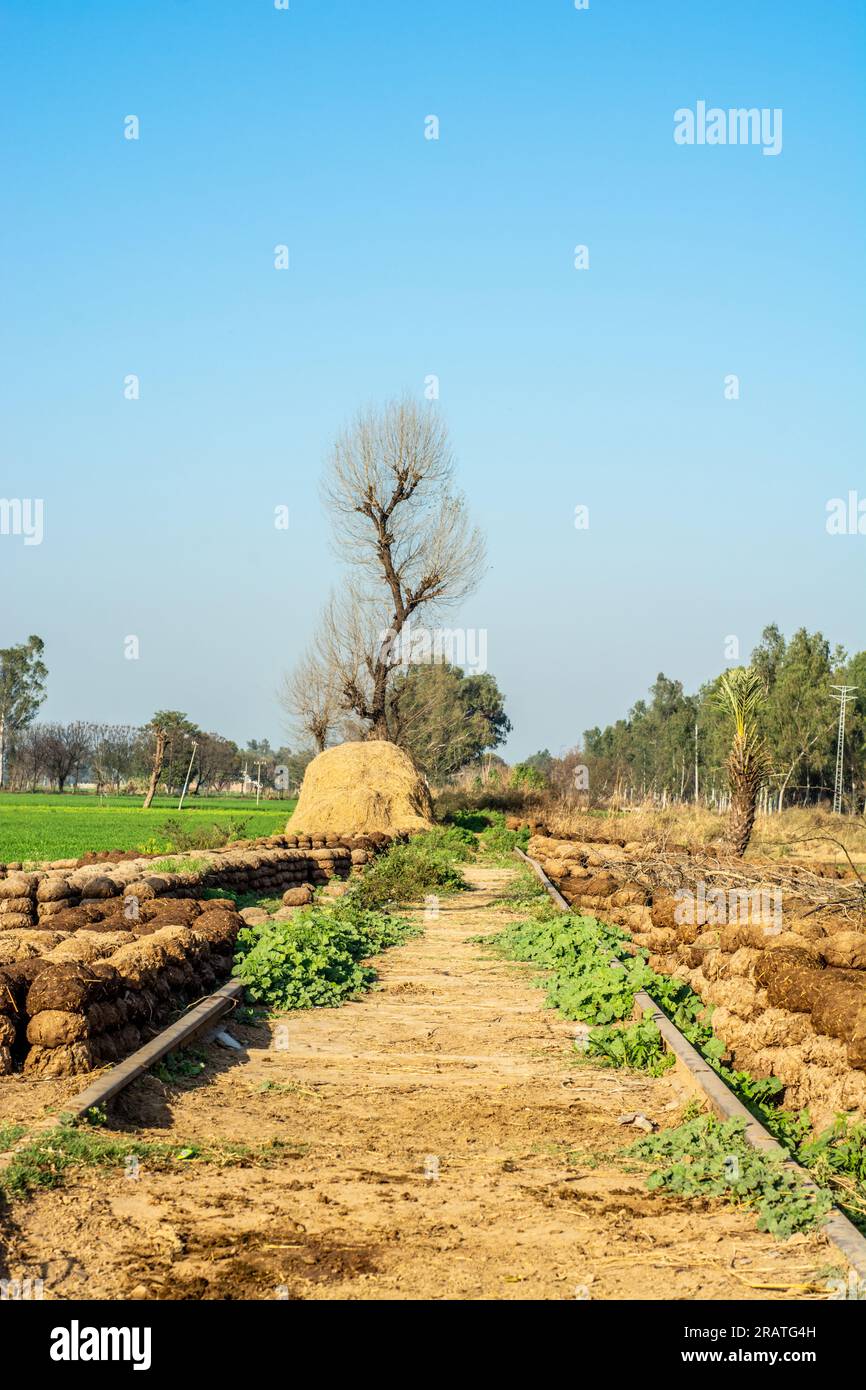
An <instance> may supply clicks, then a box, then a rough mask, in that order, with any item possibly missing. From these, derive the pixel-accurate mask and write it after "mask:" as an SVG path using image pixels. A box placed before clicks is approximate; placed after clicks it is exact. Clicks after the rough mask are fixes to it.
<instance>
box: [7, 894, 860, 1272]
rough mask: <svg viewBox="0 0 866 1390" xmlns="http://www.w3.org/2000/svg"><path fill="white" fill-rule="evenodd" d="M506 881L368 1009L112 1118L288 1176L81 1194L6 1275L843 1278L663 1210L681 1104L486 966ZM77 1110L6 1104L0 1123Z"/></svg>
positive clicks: (247, 1030) (81, 1178) (287, 1031)
mask: <svg viewBox="0 0 866 1390" xmlns="http://www.w3.org/2000/svg"><path fill="white" fill-rule="evenodd" d="M511 874H512V871H511V870H500V869H483V868H475V869H471V870H470V871H469V874H468V876H469V878H470V880H471V884H472V889H471V891H470V892H468V893H464V894H461V895H459V896H457V897H455V898H453V899H451V900H445V901H443V904H442V907H441V912H440V915H439V918H438V920H437V921H432V922H428V923H426V924H425V934H424V935H423V937H420V938H419V939H417V940H415V941H412V942H410V943H408V944H407V945H405V946H402V947H398V948H396V949H394V950H392V951H390V952H388V953H386V954H385V955H384V956H382V957H381V958H380V961H379V962H377V964H378V967H379V970H380V980H381V984H380V987H379V988H377V989H376V990H375V991H374V992H373V993H371V994H370V995H368V996H367V997H365V998H364V999H363V1000H361V1001H359V1002H358V1003H354V1004H349V1005H346V1006H344V1007H343V1008H341V1009H334V1010H331V1009H321V1010H315V1011H311V1012H305V1013H292V1014H288V1015H286V1016H285V1017H284V1018H283V1019H277V1020H274V1021H273V1022H271V1023H270V1024H269V1025H267V1026H256V1027H242V1026H240V1025H237V1024H234V1025H232V1031H233V1032H234V1034H235V1035H236V1036H237V1037H238V1038H239V1039H240V1040H242V1041H243V1042H244V1045H245V1051H244V1053H243V1054H242V1055H238V1056H237V1057H236V1056H235V1055H234V1054H230V1053H228V1052H226V1051H225V1050H224V1049H222V1048H220V1047H219V1046H217V1045H215V1044H212V1045H210V1046H209V1047H208V1048H207V1056H208V1065H207V1068H206V1070H205V1072H204V1073H203V1075H202V1077H201V1078H198V1079H196V1080H194V1081H190V1082H186V1083H181V1084H179V1085H172V1086H166V1085H164V1084H163V1083H161V1082H160V1081H158V1080H157V1079H156V1078H155V1077H153V1076H150V1077H147V1078H146V1079H144V1080H142V1081H141V1082H139V1083H137V1084H136V1085H135V1086H134V1087H133V1088H130V1090H129V1091H128V1092H126V1093H125V1095H124V1096H123V1097H122V1098H121V1099H120V1101H119V1102H118V1104H117V1106H116V1108H115V1110H114V1113H113V1115H112V1119H111V1123H112V1126H113V1127H114V1128H115V1129H117V1130H122V1131H124V1132H125V1133H127V1134H129V1133H130V1132H134V1133H136V1134H140V1135H142V1137H144V1138H150V1139H166V1138H171V1140H172V1141H173V1142H179V1141H182V1140H183V1141H199V1142H202V1141H210V1142H213V1141H215V1140H221V1141H232V1142H236V1143H240V1144H245V1145H251V1146H254V1147H255V1146H259V1145H261V1144H263V1143H265V1142H267V1141H270V1140H272V1139H279V1140H281V1141H282V1143H283V1144H284V1145H285V1146H286V1147H285V1148H283V1149H280V1150H279V1151H278V1155H277V1156H276V1157H275V1159H274V1161H273V1162H270V1163H263V1162H260V1161H258V1159H256V1158H255V1157H253V1158H251V1159H250V1160H249V1162H248V1164H247V1165H246V1166H241V1167H221V1166H218V1165H211V1164H204V1163H201V1162H198V1161H194V1162H192V1163H190V1164H188V1165H186V1166H184V1165H179V1167H180V1169H181V1171H174V1170H172V1171H170V1172H158V1171H151V1172H148V1169H147V1164H146V1162H143V1163H142V1165H141V1167H140V1169H139V1172H138V1176H137V1177H134V1176H127V1175H125V1173H124V1172H123V1171H120V1170H117V1171H115V1170H105V1169H100V1170H81V1171H80V1172H79V1173H78V1174H77V1175H76V1176H75V1177H74V1178H73V1179H72V1180H70V1181H69V1182H68V1183H67V1184H66V1186H65V1187H64V1188H61V1189H58V1190H55V1191H47V1192H43V1193H41V1194H40V1195H38V1196H37V1197H36V1198H35V1199H33V1200H31V1201H28V1202H16V1203H14V1204H13V1205H12V1207H11V1208H9V1209H8V1210H7V1212H6V1213H5V1214H4V1215H3V1219H2V1237H3V1243H4V1246H5V1256H4V1259H3V1261H2V1263H3V1264H4V1266H5V1267H4V1268H3V1270H2V1273H3V1274H5V1275H7V1276H11V1277H18V1278H21V1277H25V1276H26V1275H29V1276H30V1277H31V1278H32V1277H41V1278H42V1279H43V1280H44V1286H45V1296H46V1297H51V1298H56V1299H71V1298H106V1297H107V1298H117V1299H128V1298H160V1299H183V1298H194V1299H196V1298H216V1299H272V1298H289V1299H345V1298H352V1299H389V1298H399V1299H574V1298H579V1299H584V1298H593V1299H628V1298H650V1299H721V1298H733V1299H760V1298H767V1299H773V1298H792V1297H798V1296H800V1297H806V1298H807V1297H810V1296H811V1297H814V1296H815V1289H816V1287H817V1288H820V1287H821V1285H822V1284H823V1281H824V1279H825V1278H826V1274H823V1273H822V1274H820V1275H818V1274H817V1273H816V1272H817V1271H821V1270H826V1268H827V1267H828V1266H833V1265H838V1264H839V1259H840V1257H839V1256H838V1255H837V1254H836V1253H835V1252H834V1251H833V1249H832V1247H830V1246H829V1244H828V1243H827V1242H826V1240H825V1239H824V1238H823V1237H821V1236H810V1237H803V1236H798V1237H795V1238H794V1239H793V1240H791V1241H789V1242H787V1243H785V1244H780V1243H778V1242H776V1241H774V1240H772V1239H771V1238H770V1237H768V1236H763V1235H760V1234H758V1233H757V1232H756V1231H755V1229H754V1218H753V1217H752V1216H750V1215H749V1214H748V1213H745V1212H743V1213H739V1212H733V1211H731V1210H730V1209H729V1208H726V1207H724V1206H720V1205H714V1206H712V1207H711V1206H706V1207H702V1206H700V1205H696V1204H694V1203H689V1204H684V1203H681V1202H680V1201H679V1200H677V1199H674V1198H671V1197H668V1196H664V1195H660V1194H656V1193H649V1192H647V1191H646V1189H645V1186H644V1180H645V1179H644V1174H643V1173H641V1172H639V1171H637V1170H635V1168H634V1166H633V1165H632V1164H630V1163H629V1161H628V1160H627V1159H626V1158H624V1157H623V1153H622V1150H623V1147H624V1145H625V1144H627V1143H628V1142H629V1136H631V1135H633V1136H634V1138H638V1137H639V1134H638V1133H637V1132H636V1131H632V1130H626V1129H624V1128H623V1127H622V1126H621V1125H620V1124H618V1122H617V1121H618V1117H619V1116H621V1115H623V1114H624V1113H631V1112H635V1111H642V1112H643V1113H644V1114H646V1115H647V1116H649V1117H651V1118H653V1119H655V1120H658V1121H659V1122H660V1123H663V1124H664V1123H670V1122H671V1121H672V1120H675V1119H676V1117H677V1112H678V1110H679V1108H680V1107H681V1105H682V1103H683V1101H684V1099H685V1097H684V1094H683V1092H682V1091H681V1089H680V1087H679V1083H678V1082H676V1081H675V1080H671V1079H670V1077H665V1078H662V1079H647V1080H645V1079H642V1078H640V1077H636V1076H633V1075H623V1074H621V1073H618V1072H616V1071H610V1070H606V1069H603V1068H598V1067H595V1066H593V1065H589V1064H587V1063H586V1062H584V1061H581V1060H580V1058H579V1056H578V1054H576V1053H575V1050H574V1048H573V1046H572V1038H573V1025H570V1024H569V1023H567V1022H566V1021H564V1020H562V1019H560V1018H558V1017H557V1016H556V1015H555V1014H553V1013H552V1012H551V1011H549V1010H546V1009H545V1008H544V1007H543V1004H542V995H541V992H540V991H539V990H538V989H536V988H534V987H533V986H532V984H531V980H532V975H533V972H532V970H531V969H530V968H528V967H525V966H521V965H514V964H510V963H506V962H503V961H501V960H498V959H496V958H495V957H493V956H492V955H490V954H489V953H487V952H486V951H485V950H484V948H483V947H482V946H481V945H479V944H477V943H476V942H474V941H473V939H472V938H473V937H475V936H477V935H480V934H487V933H491V932H494V931H497V930H500V929H501V928H502V926H503V925H504V922H505V921H506V920H507V916H506V914H505V913H504V911H503V909H502V907H501V906H500V905H498V904H497V894H498V892H499V891H500V890H501V888H502V886H503V885H504V883H505V882H506V881H507V879H508V878H509V877H510V876H511ZM79 1088H80V1083H79V1086H76V1085H75V1083H74V1082H71V1083H70V1082H62V1083H61V1082H54V1083H48V1084H43V1086H42V1087H41V1088H39V1087H34V1086H33V1083H29V1084H28V1083H24V1082H23V1081H22V1080H20V1079H19V1080H16V1079H15V1078H9V1079H8V1082H6V1081H4V1082H0V1119H3V1120H8V1119H10V1118H12V1117H13V1116H14V1115H16V1114H17V1115H22V1116H23V1115H25V1114H27V1116H28V1118H31V1119H32V1118H34V1117H35V1116H36V1115H37V1114H41V1113H42V1112H43V1111H44V1110H46V1109H56V1108H58V1107H59V1108H61V1109H62V1101H63V1098H64V1095H68V1094H71V1093H72V1091H74V1090H76V1089H79ZM28 1107H29V1113H28ZM825 1296H826V1295H825Z"/></svg>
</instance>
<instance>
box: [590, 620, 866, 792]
mask: <svg viewBox="0 0 866 1390" xmlns="http://www.w3.org/2000/svg"><path fill="white" fill-rule="evenodd" d="M736 664H737V663H736V662H733V661H732V662H731V663H730V665H731V666H733V665H736ZM742 664H746V663H742ZM749 664H751V665H752V666H753V667H754V668H755V669H756V670H757V671H758V673H759V674H760V676H761V678H762V680H763V683H764V687H765V690H766V703H765V707H764V711H763V714H762V716H761V726H762V732H763V733H764V736H765V738H766V741H767V745H768V747H769V750H770V755H771V758H772V763H773V775H772V778H771V780H770V784H769V790H770V794H771V796H772V799H773V803H774V804H775V805H776V806H777V807H778V808H779V809H781V807H782V806H783V805H785V804H792V803H795V802H798V803H801V804H810V803H811V804H814V803H817V802H819V801H821V800H823V799H825V798H828V797H832V794H833V784H834V776H835V767H836V743H837V727H838V721H839V702H838V700H837V699H835V698H834V692H833V690H832V689H831V687H832V686H833V685H849V686H851V685H853V686H857V687H858V689H857V691H856V692H855V694H854V696H853V697H851V698H850V699H849V701H848V704H847V710H846V727H845V748H844V754H845V758H844V768H845V773H844V786H845V796H846V807H845V809H847V810H852V809H853V810H858V811H859V810H861V809H862V807H863V802H864V796H866V652H858V653H857V655H856V656H852V657H849V656H848V655H847V654H846V653H845V652H844V651H843V650H842V649H841V648H839V647H836V648H834V649H833V650H831V648H830V644H829V642H828V641H827V639H826V638H825V637H824V636H823V634H822V633H820V632H814V633H810V632H807V631H806V629H805V628H800V630H799V631H798V632H795V633H794V635H793V637H792V638H791V639H790V641H786V640H785V638H784V637H783V635H782V633H781V632H780V631H779V629H778V627H776V626H775V625H774V624H773V625H771V626H769V627H766V628H765V629H764V632H763V635H762V637H761V641H760V643H759V644H758V646H757V647H756V648H755V650H754V651H753V652H752V655H751V658H750V663H749ZM719 679H720V676H717V677H716V678H715V679H714V680H711V681H708V682H707V683H706V684H705V685H702V686H701V688H700V689H699V690H698V691H697V693H696V694H694V695H687V694H686V693H685V691H684V690H683V685H682V682H681V681H678V680H671V679H670V678H669V677H668V676H665V675H663V674H659V676H658V677H657V679H656V681H655V683H654V684H653V686H652V688H651V690H650V695H649V700H638V701H637V703H636V704H635V705H634V706H633V707H632V708H631V709H630V710H629V712H628V715H627V716H626V718H625V719H618V720H617V721H616V723H615V724H609V725H608V726H607V727H606V728H604V729H599V728H595V729H587V731H586V732H585V734H584V738H583V747H582V750H581V751H582V754H583V758H584V762H585V764H586V766H587V768H588V770H589V781H590V789H591V791H592V792H594V793H595V794H596V795H599V796H604V795H614V794H618V795H626V796H634V797H641V798H643V797H664V798H665V799H674V800H687V799H694V798H695V796H696V794H697V796H698V797H699V799H700V800H702V801H703V800H707V801H709V802H714V801H716V802H717V801H718V799H719V797H720V796H721V795H723V794H724V793H725V791H726V788H727V782H726V776H725V770H724V769H725V760H726V757H727V753H728V750H729V748H730V742H731V728H730V715H729V713H727V712H726V710H725V708H724V707H723V706H722V704H721V703H720V702H719V701H718V698H717V692H718V686H719Z"/></svg>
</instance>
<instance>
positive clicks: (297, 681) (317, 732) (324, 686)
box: [278, 648, 340, 753]
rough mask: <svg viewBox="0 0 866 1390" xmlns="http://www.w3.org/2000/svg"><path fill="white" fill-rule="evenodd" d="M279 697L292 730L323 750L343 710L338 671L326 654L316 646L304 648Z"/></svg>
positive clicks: (318, 749) (317, 750)
mask: <svg viewBox="0 0 866 1390" xmlns="http://www.w3.org/2000/svg"><path fill="white" fill-rule="evenodd" d="M278 699H279V702H280V705H281V706H282V708H283V710H284V711H285V713H286V714H287V715H288V716H289V719H290V721H291V727H292V732H295V733H299V734H308V735H309V737H310V738H312V740H313V743H314V744H315V746H316V752H317V753H321V752H322V751H323V750H324V748H325V746H326V744H327V742H328V735H329V734H330V733H331V731H332V729H333V728H334V724H335V721H336V719H337V717H338V715H339V711H340V706H339V686H338V681H337V673H336V672H335V670H334V668H333V667H332V666H331V665H330V664H329V663H328V660H327V658H326V657H325V656H324V655H323V654H322V653H320V652H317V651H316V650H315V649H314V648H311V649H310V650H308V651H307V652H305V653H304V655H303V656H302V658H301V660H300V661H299V662H298V664H297V666H296V667H295V669H294V670H293V671H292V673H291V674H290V675H287V676H285V677H284V678H283V683H282V686H281V687H280V692H279V696H278Z"/></svg>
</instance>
